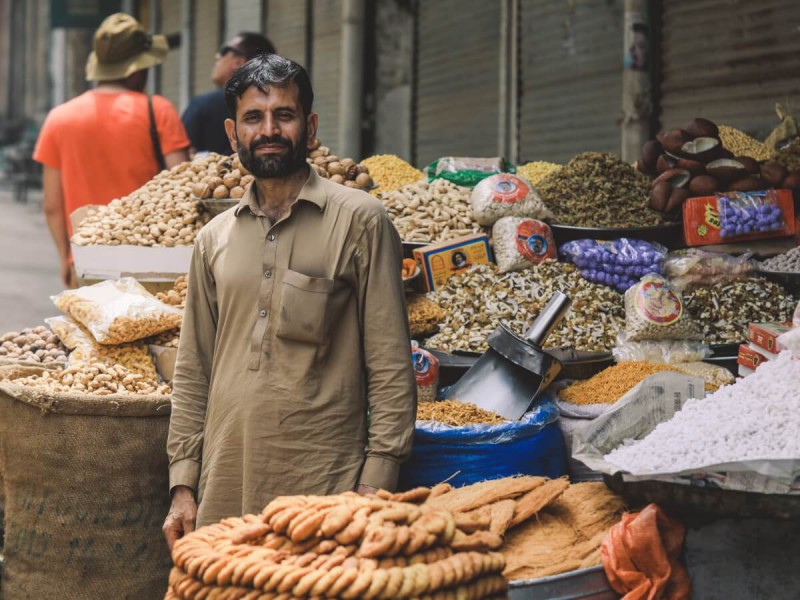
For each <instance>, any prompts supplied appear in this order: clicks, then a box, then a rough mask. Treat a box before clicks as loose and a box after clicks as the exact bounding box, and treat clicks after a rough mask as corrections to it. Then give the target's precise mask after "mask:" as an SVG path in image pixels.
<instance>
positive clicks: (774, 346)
mask: <svg viewBox="0 0 800 600" xmlns="http://www.w3.org/2000/svg"><path fill="white" fill-rule="evenodd" d="M791 328H792V324H791V323H750V324H749V325H748V326H747V339H749V340H750V342H751V343H752V344H753V345H755V346H758V347H759V348H763V349H764V350H766V351H767V352H773V353H776V352H780V348H779V347H778V336H779V335H781V334H782V333H786V332H787V331H789V330H790V329H791Z"/></svg>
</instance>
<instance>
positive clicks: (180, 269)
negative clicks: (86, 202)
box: [70, 206, 192, 289]
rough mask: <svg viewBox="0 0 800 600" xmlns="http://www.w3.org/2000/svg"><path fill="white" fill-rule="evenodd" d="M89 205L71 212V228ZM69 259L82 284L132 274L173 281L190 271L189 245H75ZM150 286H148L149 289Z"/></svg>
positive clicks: (158, 280)
mask: <svg viewBox="0 0 800 600" xmlns="http://www.w3.org/2000/svg"><path fill="white" fill-rule="evenodd" d="M90 208H95V207H91V206H84V207H81V208H79V209H78V210H76V211H75V212H73V213H72V215H70V220H71V221H72V227H73V229H75V227H77V225H78V224H79V223H80V222H81V221H82V220H83V218H84V217H85V216H86V213H87V212H88V211H89V209H90ZM71 248H72V258H73V259H74V261H75V271H76V273H77V274H78V278H79V279H80V280H81V281H82V282H83V283H84V284H85V283H89V282H97V281H103V280H106V279H119V278H120V277H135V278H136V279H137V280H139V281H140V282H142V283H143V284H144V283H145V282H165V283H166V282H169V283H172V282H174V281H175V280H176V279H177V278H178V277H179V276H180V275H184V274H186V273H188V272H189V266H190V265H191V262H192V246H177V247H174V248H151V247H149V246H130V245H122V246H75V245H74V244H72V245H71ZM148 289H149V288H148Z"/></svg>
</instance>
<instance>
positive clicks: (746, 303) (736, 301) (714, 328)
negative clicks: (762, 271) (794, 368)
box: [683, 279, 797, 344]
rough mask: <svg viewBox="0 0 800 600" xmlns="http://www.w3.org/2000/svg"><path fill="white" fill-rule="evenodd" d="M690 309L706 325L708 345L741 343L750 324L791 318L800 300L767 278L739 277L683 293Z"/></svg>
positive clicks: (686, 305)
mask: <svg viewBox="0 0 800 600" xmlns="http://www.w3.org/2000/svg"><path fill="white" fill-rule="evenodd" d="M683 302H684V307H685V309H686V311H688V312H689V313H690V314H691V315H692V317H693V318H694V319H695V320H696V321H697V322H698V323H699V324H700V326H701V327H702V328H703V335H704V338H705V339H704V341H705V342H706V343H707V344H729V343H740V342H743V341H745V340H746V339H747V325H748V324H749V323H759V322H761V323H764V322H775V321H777V322H784V321H791V320H792V314H793V313H794V309H795V306H796V305H797V300H796V299H795V298H793V297H792V295H791V294H789V293H788V292H787V291H786V290H785V289H784V288H783V287H782V286H780V285H778V284H777V283H773V282H771V281H767V280H766V279H737V280H736V281H733V282H730V283H717V284H715V285H712V286H708V287H698V288H695V289H691V290H688V291H685V292H684V293H683Z"/></svg>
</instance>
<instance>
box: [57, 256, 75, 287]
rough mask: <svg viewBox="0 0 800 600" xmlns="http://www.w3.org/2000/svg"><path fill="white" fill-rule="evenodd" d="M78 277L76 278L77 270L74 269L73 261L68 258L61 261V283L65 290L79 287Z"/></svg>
mask: <svg viewBox="0 0 800 600" xmlns="http://www.w3.org/2000/svg"><path fill="white" fill-rule="evenodd" d="M77 279H78V278H77V277H76V276H75V269H73V268H72V261H70V260H69V259H68V258H64V259H62V260H61V282H62V283H63V284H64V289H65V290H72V289H75V288H76V287H78V281H77Z"/></svg>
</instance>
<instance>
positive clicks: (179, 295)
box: [156, 275, 189, 307]
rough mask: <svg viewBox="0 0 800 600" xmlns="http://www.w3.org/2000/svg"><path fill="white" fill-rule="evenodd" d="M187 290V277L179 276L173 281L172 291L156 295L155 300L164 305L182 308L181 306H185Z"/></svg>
mask: <svg viewBox="0 0 800 600" xmlns="http://www.w3.org/2000/svg"><path fill="white" fill-rule="evenodd" d="M188 289H189V281H188V277H187V276H186V275H181V276H180V277H178V278H177V279H176V280H175V285H173V286H172V289H170V290H167V291H166V292H159V293H157V294H156V298H158V299H159V300H161V302H163V303H164V304H169V305H170V306H180V307H183V305H184V304H186V291H187V290H188Z"/></svg>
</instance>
